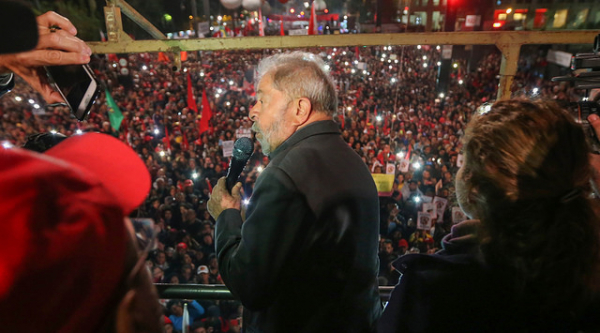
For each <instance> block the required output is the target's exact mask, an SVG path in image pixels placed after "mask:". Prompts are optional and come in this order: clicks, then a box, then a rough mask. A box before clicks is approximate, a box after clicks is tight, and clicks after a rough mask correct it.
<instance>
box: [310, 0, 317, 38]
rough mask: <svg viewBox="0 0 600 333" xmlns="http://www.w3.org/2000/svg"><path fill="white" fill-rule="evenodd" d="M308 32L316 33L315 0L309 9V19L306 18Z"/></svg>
mask: <svg viewBox="0 0 600 333" xmlns="http://www.w3.org/2000/svg"><path fill="white" fill-rule="evenodd" d="M308 34H309V35H316V34H317V13H316V12H315V1H313V3H312V7H311V9H310V19H309V20H308Z"/></svg>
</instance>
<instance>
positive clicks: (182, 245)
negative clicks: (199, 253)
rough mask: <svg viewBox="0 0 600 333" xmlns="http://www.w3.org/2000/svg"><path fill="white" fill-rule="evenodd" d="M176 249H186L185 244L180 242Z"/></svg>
mask: <svg viewBox="0 0 600 333" xmlns="http://www.w3.org/2000/svg"><path fill="white" fill-rule="evenodd" d="M177 249H182V250H185V249H187V244H186V243H184V242H181V243H179V244H177Z"/></svg>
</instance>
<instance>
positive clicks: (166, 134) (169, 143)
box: [163, 124, 171, 150]
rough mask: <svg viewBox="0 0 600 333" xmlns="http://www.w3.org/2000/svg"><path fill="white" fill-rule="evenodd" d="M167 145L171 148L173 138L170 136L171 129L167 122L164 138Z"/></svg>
mask: <svg viewBox="0 0 600 333" xmlns="http://www.w3.org/2000/svg"><path fill="white" fill-rule="evenodd" d="M163 141H164V143H165V145H166V146H167V149H168V150H171V138H169V129H168V128H167V124H165V137H164V138H163Z"/></svg>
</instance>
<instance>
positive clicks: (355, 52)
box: [354, 46, 360, 61]
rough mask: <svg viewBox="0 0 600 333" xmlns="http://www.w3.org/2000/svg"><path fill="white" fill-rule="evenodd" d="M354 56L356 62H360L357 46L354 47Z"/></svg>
mask: <svg viewBox="0 0 600 333" xmlns="http://www.w3.org/2000/svg"><path fill="white" fill-rule="evenodd" d="M354 54H355V55H356V60H358V61H360V49H359V48H358V46H356V47H354Z"/></svg>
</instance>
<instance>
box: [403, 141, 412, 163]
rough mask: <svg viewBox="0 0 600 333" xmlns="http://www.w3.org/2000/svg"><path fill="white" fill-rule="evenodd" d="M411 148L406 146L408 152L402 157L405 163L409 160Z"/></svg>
mask: <svg viewBox="0 0 600 333" xmlns="http://www.w3.org/2000/svg"><path fill="white" fill-rule="evenodd" d="M411 148H412V146H411V145H410V144H409V145H408V152H407V153H406V156H404V159H406V160H407V161H408V160H410V151H411Z"/></svg>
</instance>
